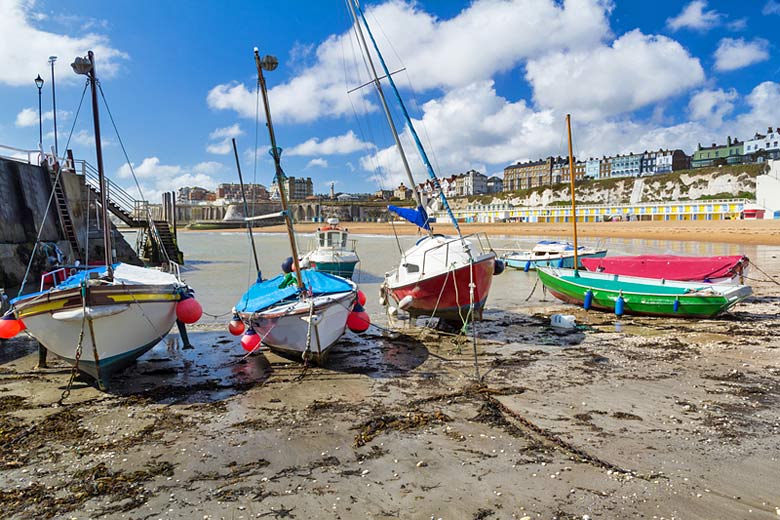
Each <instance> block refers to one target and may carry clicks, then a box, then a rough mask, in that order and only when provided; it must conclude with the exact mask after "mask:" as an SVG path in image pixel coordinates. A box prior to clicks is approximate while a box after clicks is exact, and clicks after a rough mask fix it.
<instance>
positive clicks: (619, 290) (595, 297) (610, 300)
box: [537, 268, 751, 318]
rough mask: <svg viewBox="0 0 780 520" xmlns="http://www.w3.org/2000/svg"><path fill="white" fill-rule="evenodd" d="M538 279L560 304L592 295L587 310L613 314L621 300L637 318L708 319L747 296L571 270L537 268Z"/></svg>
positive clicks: (728, 289)
mask: <svg viewBox="0 0 780 520" xmlns="http://www.w3.org/2000/svg"><path fill="white" fill-rule="evenodd" d="M537 273H538V275H539V279H540V280H541V282H542V283H543V284H544V286H545V287H546V288H547V290H548V291H550V293H551V294H552V295H553V296H555V297H556V298H558V299H559V300H561V301H564V302H566V303H571V304H574V305H579V306H583V305H584V303H585V299H586V293H587V291H589V290H590V291H591V292H592V302H591V306H590V308H592V309H595V310H600V311H607V312H614V311H615V308H616V305H617V300H618V298H619V297H622V298H623V302H624V306H623V312H624V313H625V314H631V315H637V316H668V317H682V318H711V317H714V316H717V315H718V314H721V313H723V312H725V311H726V310H728V309H729V308H730V307H732V306H733V305H736V304H737V303H739V302H740V301H742V300H743V299H745V298H746V297H747V296H749V295H750V294H751V290H750V288H749V287H747V286H719V287H720V289H718V290H716V288H717V287H718V286H708V285H706V284H701V285H699V286H697V285H696V284H687V283H684V282H670V283H665V282H663V281H662V280H652V279H645V278H635V277H620V276H617V275H602V274H599V273H577V274H575V272H574V271H573V270H557V269H551V268H541V269H539V270H537Z"/></svg>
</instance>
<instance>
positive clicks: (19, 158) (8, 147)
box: [0, 144, 41, 164]
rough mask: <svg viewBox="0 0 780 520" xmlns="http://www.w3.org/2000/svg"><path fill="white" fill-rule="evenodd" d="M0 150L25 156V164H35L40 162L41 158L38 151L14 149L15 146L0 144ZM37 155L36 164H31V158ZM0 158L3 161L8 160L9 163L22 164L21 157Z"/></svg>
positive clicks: (5, 156) (7, 156)
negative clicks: (16, 162)
mask: <svg viewBox="0 0 780 520" xmlns="http://www.w3.org/2000/svg"><path fill="white" fill-rule="evenodd" d="M0 149H2V150H11V151H12V152H18V153H23V154H27V164H37V162H40V161H39V159H40V157H41V151H40V150H25V149H24V148H16V147H15V146H8V145H5V144H0ZM33 155H37V156H38V157H36V163H33V160H32V156H33ZM0 157H2V158H3V159H9V160H11V161H18V162H23V160H22V158H21V157H18V156H13V155H2V154H0Z"/></svg>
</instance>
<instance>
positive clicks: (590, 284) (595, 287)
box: [536, 114, 752, 318]
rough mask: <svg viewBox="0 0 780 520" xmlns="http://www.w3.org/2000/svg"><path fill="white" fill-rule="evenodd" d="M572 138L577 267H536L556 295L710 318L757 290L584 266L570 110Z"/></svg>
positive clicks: (594, 305)
mask: <svg viewBox="0 0 780 520" xmlns="http://www.w3.org/2000/svg"><path fill="white" fill-rule="evenodd" d="M566 128H567V133H568V138H569V173H570V179H571V205H572V216H573V218H572V230H573V235H574V264H573V265H574V266H575V267H574V268H573V269H565V268H555V267H537V269H536V273H537V274H538V275H539V280H540V281H541V282H542V284H543V285H544V287H545V288H546V289H547V290H549V291H550V292H551V293H552V294H553V296H555V297H556V298H558V299H559V300H562V301H564V302H566V303H573V304H575V305H582V307H584V308H585V309H586V310H589V309H596V310H600V311H613V312H614V313H615V314H616V315H618V316H622V315H623V314H633V315H638V316H670V317H684V318H711V317H713V316H717V315H718V314H721V313H722V312H725V311H726V310H727V309H729V308H731V307H732V306H734V305H736V304H737V303H739V302H741V301H742V300H744V299H745V298H747V297H748V296H750V294H751V293H752V291H751V289H750V287H748V286H745V285H713V284H705V283H693V282H680V281H668V280H666V279H663V278H661V279H658V278H640V277H636V276H623V275H618V274H606V273H596V272H588V271H580V270H578V268H577V267H576V266H577V265H578V264H579V262H578V261H577V251H578V248H577V201H576V197H575V191H574V160H573V156H574V153H573V151H572V139H571V116H570V115H569V114H567V115H566Z"/></svg>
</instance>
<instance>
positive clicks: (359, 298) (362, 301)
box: [357, 289, 366, 305]
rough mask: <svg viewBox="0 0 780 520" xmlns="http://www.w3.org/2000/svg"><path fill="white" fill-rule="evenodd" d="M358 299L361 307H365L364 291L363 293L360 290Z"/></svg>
mask: <svg viewBox="0 0 780 520" xmlns="http://www.w3.org/2000/svg"><path fill="white" fill-rule="evenodd" d="M357 299H358V303H359V304H360V305H365V304H366V293H364V292H363V291H361V290H360V289H358V292H357Z"/></svg>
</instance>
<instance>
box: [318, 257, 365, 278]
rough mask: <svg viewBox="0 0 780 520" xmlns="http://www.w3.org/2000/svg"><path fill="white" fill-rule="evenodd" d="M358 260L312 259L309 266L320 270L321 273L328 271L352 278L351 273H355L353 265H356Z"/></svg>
mask: <svg viewBox="0 0 780 520" xmlns="http://www.w3.org/2000/svg"><path fill="white" fill-rule="evenodd" d="M357 263H358V261H357V260H354V261H339V260H333V261H319V262H314V261H312V263H311V266H312V267H313V268H314V269H315V270H316V271H320V272H321V273H328V274H332V275H335V276H341V277H342V278H350V279H351V278H352V275H354V274H355V266H356V265H357Z"/></svg>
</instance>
